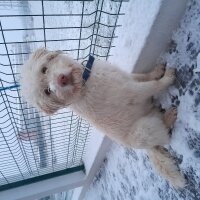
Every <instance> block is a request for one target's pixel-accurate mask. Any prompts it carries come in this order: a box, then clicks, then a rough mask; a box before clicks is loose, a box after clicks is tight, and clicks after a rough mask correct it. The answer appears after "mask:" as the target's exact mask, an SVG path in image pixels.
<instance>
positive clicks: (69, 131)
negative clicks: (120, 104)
mask: <svg viewBox="0 0 200 200" xmlns="http://www.w3.org/2000/svg"><path fill="white" fill-rule="evenodd" d="M121 5H122V1H118V2H116V1H110V0H106V1H104V0H94V1H47V0H35V1H0V31H1V34H0V84H1V85H0V160H1V162H0V190H4V189H8V188H11V187H15V186H18V185H20V184H19V183H21V184H26V183H28V182H31V181H34V178H37V177H43V178H44V176H43V175H45V174H47V175H49V174H50V176H54V174H56V173H57V172H63V173H66V171H65V169H72V170H81V169H83V164H82V158H83V155H84V151H85V146H86V144H87V141H88V136H89V132H90V125H89V124H88V123H87V122H86V121H85V120H84V119H82V118H80V117H79V116H77V115H76V114H75V113H73V112H72V111H70V110H68V109H67V108H66V109H63V110H61V111H59V113H57V114H56V115H53V116H51V117H47V116H45V115H43V114H41V113H38V112H37V111H36V110H35V109H34V108H32V107H30V106H29V105H27V103H26V102H24V101H23V99H22V98H21V97H20V88H18V83H17V82H18V75H19V68H20V66H21V65H22V64H23V63H24V61H25V60H27V59H28V56H29V54H30V53H32V52H33V51H34V50H36V49H37V48H39V47H42V46H44V47H46V48H48V49H50V50H58V49H59V50H62V51H64V52H69V53H70V54H71V55H72V56H73V57H74V58H75V59H77V60H79V59H87V58H88V56H89V54H90V53H92V54H93V55H94V56H95V57H102V58H104V59H107V58H108V57H109V56H110V55H109V52H110V48H111V47H112V39H113V38H115V37H116V36H115V34H114V32H115V28H116V27H117V26H119V25H117V19H118V16H119V15H122V14H123V13H120V8H121ZM68 172H69V171H67V173H68ZM27 180H28V182H27ZM15 183H16V184H15Z"/></svg>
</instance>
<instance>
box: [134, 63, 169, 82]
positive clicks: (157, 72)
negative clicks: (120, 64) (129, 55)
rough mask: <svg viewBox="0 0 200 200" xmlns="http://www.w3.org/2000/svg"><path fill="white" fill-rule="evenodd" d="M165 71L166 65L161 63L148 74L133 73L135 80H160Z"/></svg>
mask: <svg viewBox="0 0 200 200" xmlns="http://www.w3.org/2000/svg"><path fill="white" fill-rule="evenodd" d="M164 73H165V66H164V65H159V66H158V67H156V68H155V69H154V70H153V71H152V72H149V73H146V74H132V77H133V79H134V80H136V81H139V82H146V81H153V80H159V79H160V78H161V77H162V76H164Z"/></svg>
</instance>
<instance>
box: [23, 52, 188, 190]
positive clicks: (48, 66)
mask: <svg viewBox="0 0 200 200" xmlns="http://www.w3.org/2000/svg"><path fill="white" fill-rule="evenodd" d="M85 70H86V71H87V73H88V74H89V75H88V76H89V77H87V78H88V80H84V78H83V73H84V72H85ZM174 80H175V71H174V70H173V69H166V70H165V68H164V66H160V67H157V68H155V69H154V70H153V71H152V72H150V73H147V74H129V73H126V72H124V71H122V70H120V69H118V68H117V67H116V66H113V65H112V64H109V63H108V62H105V61H100V60H94V63H93V64H92V69H91V72H90V70H89V69H87V68H84V67H83V65H82V64H81V63H79V62H77V61H75V60H73V59H72V58H71V57H69V56H68V55H64V54H63V53H62V52H60V51H54V52H50V51H48V50H46V49H44V48H41V49H38V50H37V51H36V52H35V53H33V54H32V56H31V57H30V59H29V60H28V61H27V63H26V64H25V65H24V66H23V67H22V71H21V89H22V95H23V96H24V97H25V99H26V100H27V101H28V102H30V103H31V104H32V105H34V106H35V107H37V108H38V109H40V110H42V111H44V112H45V113H47V114H53V113H55V112H56V111H57V110H58V109H61V108H64V107H66V106H70V107H71V109H72V110H74V111H75V112H77V113H78V114H79V115H80V116H82V117H83V118H86V119H87V120H88V121H89V122H90V123H91V124H92V125H94V126H96V127H97V128H99V129H101V130H102V131H103V132H104V133H105V134H106V135H107V136H108V137H110V138H111V139H113V140H114V141H116V142H118V143H121V144H123V145H125V146H127V147H133V148H140V149H147V152H148V155H149V157H150V159H151V160H152V162H153V163H154V166H155V167H156V168H157V170H158V171H159V172H160V173H161V174H162V175H163V176H164V177H165V178H166V179H167V180H169V181H170V182H171V183H172V184H173V185H174V186H175V187H184V185H185V179H184V177H183V176H182V175H181V173H180V172H179V170H178V168H177V166H176V165H175V161H174V160H173V159H172V157H171V156H170V154H169V152H168V151H167V150H166V149H165V148H164V147H163V146H164V145H166V144H169V142H170V135H169V129H170V128H171V126H172V125H173V124H174V121H175V120H176V116H177V110H176V108H170V109H169V110H167V111H166V112H165V113H164V114H163V113H161V112H160V110H159V109H158V108H157V107H156V106H155V105H154V104H153V102H152V97H153V96H154V95H156V94H158V93H159V92H161V91H163V90H164V89H166V88H167V87H168V86H170V85H171V84H173V82H174Z"/></svg>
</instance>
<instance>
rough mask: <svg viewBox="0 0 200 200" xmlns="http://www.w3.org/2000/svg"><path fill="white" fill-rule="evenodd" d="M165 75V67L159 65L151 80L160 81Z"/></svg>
mask: <svg viewBox="0 0 200 200" xmlns="http://www.w3.org/2000/svg"><path fill="white" fill-rule="evenodd" d="M164 74H165V66H164V65H159V66H157V67H156V68H155V69H154V70H153V71H152V72H151V76H152V78H153V79H156V80H159V79H161V78H162V77H163V76H164Z"/></svg>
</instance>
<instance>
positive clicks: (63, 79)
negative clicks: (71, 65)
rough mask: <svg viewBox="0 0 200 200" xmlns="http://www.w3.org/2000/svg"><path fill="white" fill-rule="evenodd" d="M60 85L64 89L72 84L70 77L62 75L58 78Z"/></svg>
mask: <svg viewBox="0 0 200 200" xmlns="http://www.w3.org/2000/svg"><path fill="white" fill-rule="evenodd" d="M57 82H58V85H59V86H61V87H64V86H66V85H68V84H69V83H70V76H66V75H64V74H60V75H59V76H58V78H57Z"/></svg>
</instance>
